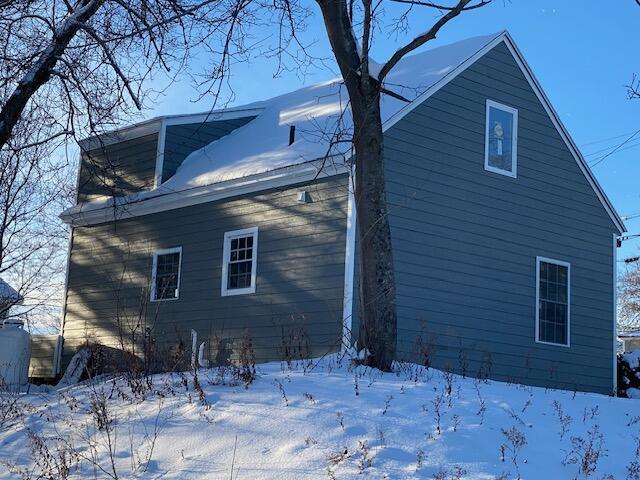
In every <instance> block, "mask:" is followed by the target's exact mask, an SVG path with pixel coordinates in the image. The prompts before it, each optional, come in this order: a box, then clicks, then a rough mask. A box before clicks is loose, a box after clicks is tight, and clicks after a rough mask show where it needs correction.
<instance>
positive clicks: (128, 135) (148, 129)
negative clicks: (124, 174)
mask: <svg viewBox="0 0 640 480" xmlns="http://www.w3.org/2000/svg"><path fill="white" fill-rule="evenodd" d="M160 122H161V119H158V118H153V119H151V120H147V121H146V122H142V123H138V124H136V125H131V126H129V127H125V128H122V129H119V130H112V131H110V132H106V133H103V134H101V135H96V136H93V137H88V138H84V139H82V140H80V141H79V142H78V145H80V148H81V149H82V150H84V151H88V150H95V149H96V148H100V147H106V146H109V145H113V144H116V143H120V142H125V141H127V140H132V139H134V138H139V137H144V136H146V135H151V134H152V133H157V132H158V131H159V129H160Z"/></svg>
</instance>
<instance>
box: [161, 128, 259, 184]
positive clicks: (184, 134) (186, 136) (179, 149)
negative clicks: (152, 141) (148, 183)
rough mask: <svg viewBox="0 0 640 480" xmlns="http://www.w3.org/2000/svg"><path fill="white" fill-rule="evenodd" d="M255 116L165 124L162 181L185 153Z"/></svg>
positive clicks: (173, 171)
mask: <svg viewBox="0 0 640 480" xmlns="http://www.w3.org/2000/svg"><path fill="white" fill-rule="evenodd" d="M254 118H255V117H243V118H236V119H232V120H218V121H214V122H204V123H190V124H185V125H167V127H166V128H167V130H166V134H165V143H164V158H163V165H162V181H163V182H164V181H166V180H168V179H169V178H170V177H171V176H172V175H173V174H174V173H176V170H177V169H178V167H179V166H180V165H181V164H182V162H183V161H184V159H185V158H187V155H189V154H190V153H191V152H194V151H196V150H198V149H200V148H202V147H204V146H205V145H208V144H209V143H211V142H213V141H215V140H218V139H219V138H222V137H224V136H225V135H228V134H229V133H231V132H232V131H233V130H235V129H236V128H239V127H241V126H243V125H245V124H247V123H248V122H250V121H251V120H253V119H254Z"/></svg>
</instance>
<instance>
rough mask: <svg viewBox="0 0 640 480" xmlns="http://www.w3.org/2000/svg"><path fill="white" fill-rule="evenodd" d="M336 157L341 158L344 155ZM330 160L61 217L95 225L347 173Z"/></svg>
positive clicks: (74, 223) (85, 207)
mask: <svg viewBox="0 0 640 480" xmlns="http://www.w3.org/2000/svg"><path fill="white" fill-rule="evenodd" d="M339 159H340V162H343V157H339ZM333 160H334V161H332V162H325V161H312V162H306V163H302V164H299V165H294V166H291V167H284V168H280V169H277V170H272V171H269V172H265V173H262V174H258V175H251V176H249V177H242V178H238V179H234V180H227V181H225V182H219V183H214V184H211V185H205V186H202V187H195V188H190V189H187V190H181V191H177V192H169V193H165V194H159V195H157V196H155V197H146V198H145V197H143V198H142V199H135V198H134V199H129V200H127V199H126V198H124V199H123V198H119V199H116V200H117V201H118V200H121V202H120V203H118V204H116V206H114V205H113V202H112V199H110V200H109V201H108V202H106V203H103V204H100V205H99V206H96V205H95V204H91V203H87V204H84V205H80V206H78V208H77V209H71V211H66V212H63V213H62V214H61V215H60V218H62V220H63V221H64V222H65V223H68V224H70V225H72V226H73V227H82V226H87V225H95V224H98V223H105V222H112V221H116V220H123V219H126V218H131V217H138V216H142V215H150V214H152V213H157V212H162V211H166V210H174V209H176V208H182V207H188V206H191V205H197V204H200V203H207V202H213V201H216V200H222V199H225V198H230V197H236V196H238V195H246V194H249V193H256V192H260V191H264V190H269V189H272V188H279V187H285V186H289V185H294V184H296V183H305V182H311V181H314V180H316V179H319V178H326V177H331V176H334V175H340V174H346V173H349V171H350V170H349V166H348V165H347V164H346V163H338V161H337V160H336V159H335V158H334V159H333Z"/></svg>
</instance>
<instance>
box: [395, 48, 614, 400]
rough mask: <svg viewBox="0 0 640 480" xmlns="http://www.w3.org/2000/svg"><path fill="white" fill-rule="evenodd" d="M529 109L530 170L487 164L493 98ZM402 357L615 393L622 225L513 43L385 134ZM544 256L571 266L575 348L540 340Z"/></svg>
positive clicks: (526, 164) (523, 117)
mask: <svg viewBox="0 0 640 480" xmlns="http://www.w3.org/2000/svg"><path fill="white" fill-rule="evenodd" d="M487 99H491V100H494V101H497V102H500V103H503V104H505V105H509V106H511V107H515V108H517V109H518V114H519V127H518V152H517V153H518V176H517V178H510V177H507V176H503V175H499V174H495V173H491V172H488V171H485V169H484V139H485V138H484V137H485V134H484V128H485V106H486V100H487ZM385 158H386V179H387V195H388V201H389V204H390V215H389V220H390V223H391V229H392V237H393V248H394V262H395V266H396V281H397V295H398V297H397V301H398V316H399V325H398V328H399V331H398V332H399V335H398V355H399V357H400V358H405V359H411V360H423V358H422V357H421V354H418V352H419V351H421V352H425V351H426V352H429V357H430V358H429V361H430V362H431V364H432V365H435V366H437V367H439V368H449V369H452V370H453V371H456V372H459V373H466V374H469V375H484V374H487V373H488V374H489V375H490V376H491V377H492V378H495V379H499V380H505V381H518V382H523V383H528V384H532V385H541V386H549V387H561V388H567V389H574V388H575V389H579V390H590V391H597V392H602V393H610V392H611V391H612V385H613V327H612V325H613V279H612V274H613V244H612V242H613V239H612V236H613V234H614V232H615V231H616V227H615V226H614V224H613V222H612V221H611V219H610V217H609V216H608V214H607V213H606V211H605V210H604V208H603V206H602V205H601V203H600V201H599V199H598V198H597V196H596V194H595V193H594V192H593V190H592V188H591V186H590V185H589V184H588V182H587V180H586V178H585V177H584V175H583V174H582V172H581V171H580V169H579V167H578V165H577V164H576V161H575V160H574V158H573V157H572V155H571V153H570V151H569V149H568V148H567V146H566V145H565V143H564V142H563V140H562V138H561V137H560V135H559V134H558V132H557V130H556V129H555V127H554V125H553V124H552V121H551V119H550V118H549V117H548V115H547V113H546V112H545V110H544V108H543V106H542V104H541V103H540V102H539V100H538V99H537V97H536V95H535V93H534V91H533V90H532V89H531V88H530V86H529V84H528V83H527V81H526V79H525V77H524V75H523V74H522V73H521V71H520V69H519V67H518V66H517V64H516V62H515V60H514V58H513V57H512V56H511V54H510V52H509V51H508V49H507V47H506V46H505V45H504V44H500V45H498V46H497V47H495V48H494V49H493V50H491V51H490V52H489V53H487V54H486V55H485V56H484V57H482V58H481V59H479V60H478V61H477V62H476V63H475V64H473V65H471V66H470V67H469V68H468V69H467V70H465V71H464V72H463V73H461V74H460V75H459V76H458V77H456V78H455V79H453V80H452V81H451V82H450V83H449V84H447V85H445V86H444V87H443V88H442V89H441V90H439V91H438V92H436V93H435V94H434V95H433V96H431V97H430V98H428V99H427V100H426V101H425V102H424V103H423V104H422V105H420V106H419V107H417V108H416V109H415V110H413V111H412V112H411V113H409V114H408V115H407V116H406V117H405V118H403V119H402V120H401V121H400V122H399V123H397V124H396V125H395V126H393V127H392V128H390V129H389V130H388V131H387V132H386V133H385ZM536 256H545V257H551V258H555V259H558V260H563V261H567V262H570V263H571V346H570V348H563V347H560V346H550V345H543V344H540V343H536V342H535V310H536V302H535V298H536V273H535V267H536Z"/></svg>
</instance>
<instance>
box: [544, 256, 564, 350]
mask: <svg viewBox="0 0 640 480" xmlns="http://www.w3.org/2000/svg"><path fill="white" fill-rule="evenodd" d="M540 262H544V263H552V264H554V265H560V266H563V267H567V343H566V344H564V343H553V342H544V341H542V340H540V308H539V307H540ZM536 343H542V344H544V345H551V346H554V347H563V348H570V347H571V264H570V263H569V262H564V261H562V260H556V259H554V258H548V257H536Z"/></svg>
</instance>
